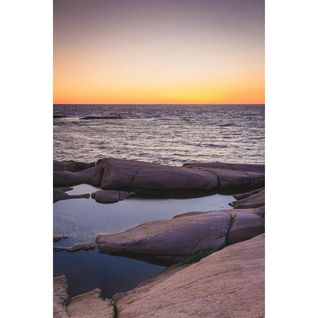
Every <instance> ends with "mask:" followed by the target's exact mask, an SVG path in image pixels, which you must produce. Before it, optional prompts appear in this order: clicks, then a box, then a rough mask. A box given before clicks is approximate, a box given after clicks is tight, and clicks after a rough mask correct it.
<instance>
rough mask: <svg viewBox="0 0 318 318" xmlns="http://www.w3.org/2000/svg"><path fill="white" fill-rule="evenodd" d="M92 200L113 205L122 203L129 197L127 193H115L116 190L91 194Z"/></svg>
mask: <svg viewBox="0 0 318 318" xmlns="http://www.w3.org/2000/svg"><path fill="white" fill-rule="evenodd" d="M91 196H92V198H93V199H95V201H96V202H99V203H114V202H118V201H122V200H124V199H126V198H128V197H129V192H127V191H116V190H103V191H96V192H94V193H92V194H91Z"/></svg>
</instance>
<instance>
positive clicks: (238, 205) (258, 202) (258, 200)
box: [232, 189, 265, 209]
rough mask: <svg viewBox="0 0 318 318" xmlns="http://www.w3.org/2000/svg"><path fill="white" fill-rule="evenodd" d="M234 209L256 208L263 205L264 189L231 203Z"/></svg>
mask: <svg viewBox="0 0 318 318" xmlns="http://www.w3.org/2000/svg"><path fill="white" fill-rule="evenodd" d="M232 205H233V207H234V208H235V209H249V208H258V207H262V206H264V205H265V189H263V190H261V191H259V192H257V193H255V194H251V195H250V196H247V197H245V198H243V199H241V200H238V201H235V202H233V203H232Z"/></svg>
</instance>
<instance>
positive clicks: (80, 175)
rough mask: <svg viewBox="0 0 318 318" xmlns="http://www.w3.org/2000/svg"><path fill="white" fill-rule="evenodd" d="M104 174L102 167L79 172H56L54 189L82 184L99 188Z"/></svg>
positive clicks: (54, 174) (54, 173)
mask: <svg viewBox="0 0 318 318" xmlns="http://www.w3.org/2000/svg"><path fill="white" fill-rule="evenodd" d="M102 174H103V168H102V167H91V168H88V169H83V170H80V171H77V172H72V171H54V172H53V184H54V187H69V186H74V185H77V184H82V183H86V184H91V185H93V186H99V184H100V179H101V177H102Z"/></svg>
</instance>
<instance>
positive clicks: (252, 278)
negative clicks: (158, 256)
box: [113, 235, 265, 318]
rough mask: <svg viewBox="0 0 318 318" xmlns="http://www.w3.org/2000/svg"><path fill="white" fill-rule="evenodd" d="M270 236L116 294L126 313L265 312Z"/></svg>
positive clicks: (142, 316)
mask: <svg viewBox="0 0 318 318" xmlns="http://www.w3.org/2000/svg"><path fill="white" fill-rule="evenodd" d="M264 287H265V286H264V235H259V236H256V237H254V238H252V239H250V240H247V241H244V242H241V243H238V244H234V245H232V246H229V247H226V248H224V249H223V250H221V251H218V252H216V253H213V254H212V255H210V256H207V257H205V258H203V259H202V260H201V261H199V262H198V263H195V264H192V265H190V266H188V267H186V268H183V269H181V270H179V271H176V272H172V273H171V274H170V275H169V273H168V274H167V275H159V276H158V277H157V279H156V278H154V279H152V280H151V281H150V282H149V283H148V284H147V283H144V284H142V285H140V286H139V287H137V288H135V289H133V290H131V291H129V292H127V293H123V294H118V295H115V296H114V297H113V301H114V302H115V305H116V309H117V316H118V317H122V318H135V317H138V318H148V317H153V318H161V317H198V318H200V317H202V318H205V317H210V318H223V317H235V318H256V317H258V318H263V317H264V315H265V314H264V296H265V295H264Z"/></svg>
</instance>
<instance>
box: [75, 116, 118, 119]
mask: <svg viewBox="0 0 318 318" xmlns="http://www.w3.org/2000/svg"><path fill="white" fill-rule="evenodd" d="M81 119H82V120H91V119H123V117H121V116H86V117H82V118H81Z"/></svg>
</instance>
